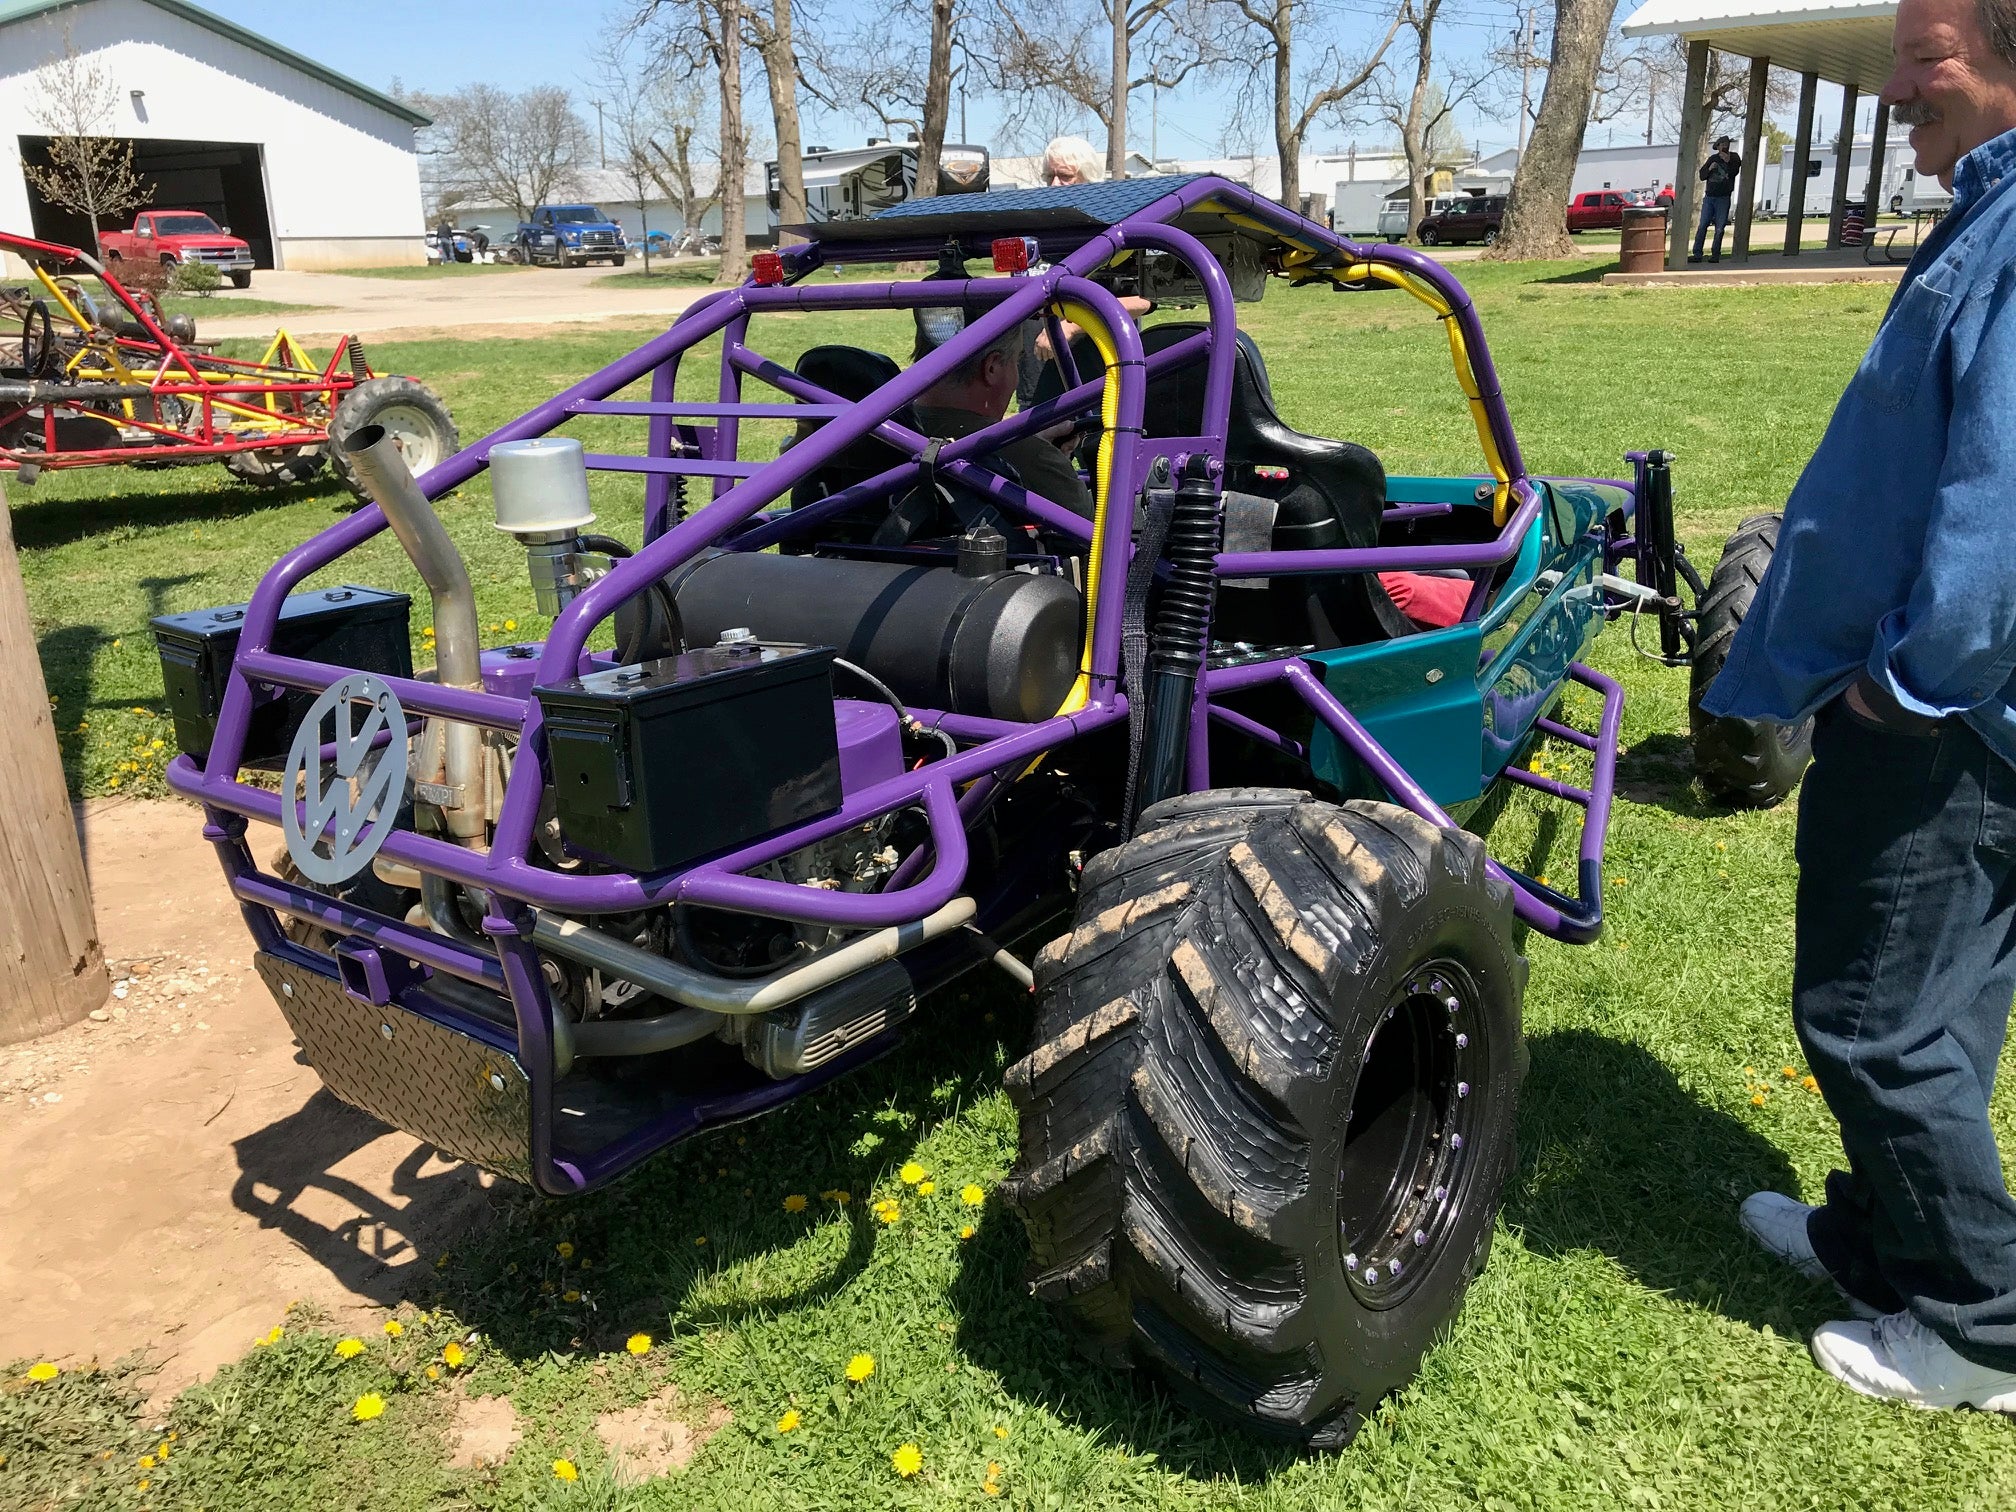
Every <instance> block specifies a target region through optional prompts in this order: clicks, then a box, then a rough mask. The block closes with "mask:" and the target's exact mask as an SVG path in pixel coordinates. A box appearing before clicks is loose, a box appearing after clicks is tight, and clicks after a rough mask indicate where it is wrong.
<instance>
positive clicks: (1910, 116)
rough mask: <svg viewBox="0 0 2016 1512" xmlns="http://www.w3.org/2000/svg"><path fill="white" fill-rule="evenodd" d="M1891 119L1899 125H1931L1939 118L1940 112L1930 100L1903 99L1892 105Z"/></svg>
mask: <svg viewBox="0 0 2016 1512" xmlns="http://www.w3.org/2000/svg"><path fill="white" fill-rule="evenodd" d="M1890 119H1891V120H1893V121H1895V122H1896V123H1897V124H1898V125H1899V126H1930V125H1932V124H1933V123H1935V122H1936V121H1937V120H1938V119H1939V112H1938V111H1936V110H1934V109H1933V108H1932V103H1931V101H1929V100H1901V101H1899V102H1898V103H1897V104H1895V105H1892V106H1891V107H1890Z"/></svg>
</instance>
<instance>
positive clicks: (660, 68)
mask: <svg viewBox="0 0 2016 1512" xmlns="http://www.w3.org/2000/svg"><path fill="white" fill-rule="evenodd" d="M747 19H748V18H747V15H746V7H745V5H744V0H642V3H641V4H640V5H639V6H638V8H637V9H636V10H634V11H633V12H632V13H631V18H630V20H629V21H628V22H627V23H625V27H624V32H625V35H626V36H627V37H630V38H632V39H635V40H638V41H640V42H641V43H642V44H643V45H644V46H645V47H646V48H647V50H648V53H649V57H650V65H649V66H650V69H651V71H652V74H653V76H654V77H657V78H662V79H665V80H668V81H671V82H674V83H677V84H681V85H684V86H686V87H688V88H689V89H690V88H692V87H693V86H695V85H698V84H701V83H706V84H709V85H712V86H713V87H714V88H715V91H716V94H715V98H716V102H717V104H718V105H719V107H720V110H719V126H718V133H719V141H718V143H717V146H718V152H717V163H718V170H717V174H716V178H715V183H714V198H715V199H716V200H718V202H719V203H720V206H721V271H720V273H719V274H718V275H717V276H716V278H715V282H716V283H720V284H738V283H740V282H742V280H743V279H744V278H746V277H747V276H748V273H749V235H748V226H747V220H746V201H745V192H746V191H745V184H746V181H747V179H748V169H749V145H750V144H749V130H748V123H747V121H746V119H745V117H744V116H743V112H742V44H743V37H744V28H745V26H746V24H747ZM793 111H794V115H793V129H794V130H795V129H796V115H795V111H796V103H795V96H794V100H793ZM670 135H671V136H672V140H673V151H672V152H670V153H668V152H666V150H665V147H664V143H663V142H662V141H660V140H658V139H656V138H654V139H653V142H652V157H653V158H654V159H655V160H656V161H657V163H658V164H659V165H660V167H662V168H664V169H666V170H668V171H669V172H670V173H671V175H672V177H673V182H674V184H675V185H676V186H677V187H678V189H679V191H680V192H679V199H680V202H681V205H682V207H687V208H685V209H684V210H682V213H684V214H685V215H686V219H687V224H688V225H689V226H692V225H696V224H697V221H696V220H695V218H694V217H693V215H692V213H691V207H693V206H694V204H695V201H696V198H697V196H696V194H695V187H694V181H695V177H696V175H695V174H694V171H693V163H692V159H691V148H692V143H693V133H692V131H691V130H689V129H681V128H679V127H676V126H675V127H674V129H673V130H672V131H671V132H670ZM799 157H800V154H798V153H795V152H794V153H793V154H791V158H792V160H793V162H794V163H796V162H797V160H798V158H799ZM802 182H803V181H802V179H801V181H800V183H801V187H800V191H799V192H800V195H801V200H800V203H801V204H802V203H803V200H802V195H803V188H802ZM699 208H700V210H701V211H702V212H703V213H704V210H705V208H706V207H705V205H704V204H703V205H701V206H699Z"/></svg>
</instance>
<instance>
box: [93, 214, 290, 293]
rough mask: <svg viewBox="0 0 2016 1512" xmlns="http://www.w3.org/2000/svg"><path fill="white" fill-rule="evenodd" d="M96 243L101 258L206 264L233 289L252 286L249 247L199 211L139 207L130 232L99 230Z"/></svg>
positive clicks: (110, 260) (115, 260) (108, 259)
mask: <svg viewBox="0 0 2016 1512" xmlns="http://www.w3.org/2000/svg"><path fill="white" fill-rule="evenodd" d="M98 244H99V246H101V247H102V248H103V249H104V251H105V261H106V262H108V263H115V262H121V261H124V260H125V259H127V258H131V259H133V260H134V261H135V262H139V261H142V260H148V261H160V262H164V263H168V264H170V265H176V264H181V263H199V262H200V263H208V264H209V265H210V266H211V267H213V268H215V269H216V270H217V271H218V272H219V273H222V274H224V275H225V276H226V277H227V278H229V279H230V280H231V287H232V288H234V289H249V288H250V287H251V286H252V249H251V247H249V246H247V245H246V244H245V243H244V242H242V241H240V240H239V239H238V238H237V237H235V236H233V235H232V234H231V228H230V227H229V226H220V225H218V224H217V222H215V221H213V220H212V219H210V217H209V216H207V215H205V214H204V213H203V212H202V211H200V210H143V211H141V212H140V214H138V215H137V216H135V217H134V218H133V229H132V230H131V231H103V232H100V233H99V236H98Z"/></svg>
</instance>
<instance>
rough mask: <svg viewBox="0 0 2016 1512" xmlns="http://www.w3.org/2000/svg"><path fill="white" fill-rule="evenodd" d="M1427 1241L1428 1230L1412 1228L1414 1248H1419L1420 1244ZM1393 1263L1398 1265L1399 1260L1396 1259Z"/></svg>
mask: <svg viewBox="0 0 2016 1512" xmlns="http://www.w3.org/2000/svg"><path fill="white" fill-rule="evenodd" d="M1427 1242H1428V1230H1426V1229H1416V1230H1414V1247H1415V1248H1416V1249H1419V1248H1420V1247H1421V1246H1422V1245H1424V1244H1426V1243H1427ZM1393 1263H1394V1264H1395V1265H1398V1264H1399V1263H1400V1262H1399V1261H1397V1260H1396V1261H1394V1262H1393Z"/></svg>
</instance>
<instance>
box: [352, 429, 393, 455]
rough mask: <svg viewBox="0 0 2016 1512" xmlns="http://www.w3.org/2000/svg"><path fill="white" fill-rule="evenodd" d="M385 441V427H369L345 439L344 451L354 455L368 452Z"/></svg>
mask: <svg viewBox="0 0 2016 1512" xmlns="http://www.w3.org/2000/svg"><path fill="white" fill-rule="evenodd" d="M384 439H385V427H384V426H382V425H367V426H365V427H364V428H363V429H361V430H354V431H352V432H350V434H349V435H347V436H345V437H344V438H343V450H344V451H346V452H349V453H351V454H353V455H354V454H355V453H357V452H367V451H369V450H371V448H372V447H374V446H376V445H377V444H378V443H379V442H380V441H383V440H384Z"/></svg>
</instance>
